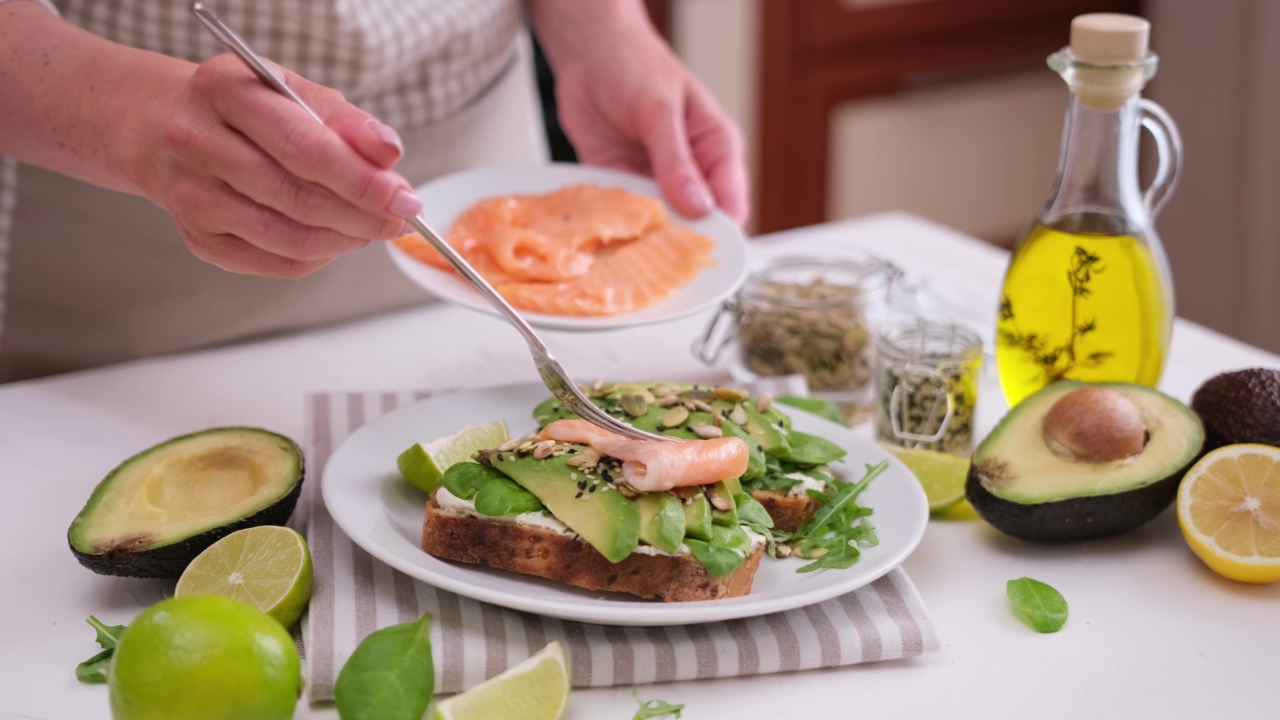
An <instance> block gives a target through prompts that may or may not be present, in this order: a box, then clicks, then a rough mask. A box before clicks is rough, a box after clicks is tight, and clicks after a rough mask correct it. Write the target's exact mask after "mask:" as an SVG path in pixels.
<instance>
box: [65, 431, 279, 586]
mask: <svg viewBox="0 0 1280 720" xmlns="http://www.w3.org/2000/svg"><path fill="white" fill-rule="evenodd" d="M303 465H304V463H303V456H302V449H301V448H299V447H298V444H297V443H295V442H294V441H292V440H290V439H289V438H287V437H285V436H283V435H278V434H276V433H273V432H269V431H267V430H260V429H258V428H247V427H224V428H213V429H210V430H204V431H201V432H197V433H192V434H190V435H183V436H181V437H176V438H173V439H171V440H168V441H166V442H164V443H161V444H159V445H156V446H154V447H151V448H148V449H146V450H143V451H142V452H140V453H138V454H137V455H134V456H133V457H131V458H129V459H128V460H125V461H124V462H122V463H121V464H120V465H119V466H118V467H116V468H115V469H114V470H112V471H111V472H110V473H109V474H108V475H107V476H106V477H105V478H104V479H103V480H102V482H100V483H98V486H97V487H96V488H95V489H94V491H93V494H92V495H90V496H89V500H88V502H87V503H85V506H84V509H82V510H81V511H80V514H79V515H76V518H75V520H73V521H72V522H71V527H70V528H68V530H67V542H68V544H69V545H70V546H71V552H73V553H74V554H75V556H76V559H77V560H79V561H80V564H81V565H84V566H85V567H87V568H89V569H90V570H92V571H94V572H96V573H99V574H102V575H124V576H129V577H157V578H176V577H178V576H180V575H181V574H182V571H183V570H184V569H186V567H187V564H188V563H190V562H191V560H192V559H194V558H195V556H196V555H199V554H200V553H201V552H203V551H204V549H205V548H207V547H209V546H210V545H212V544H213V543H214V542H216V541H217V540H219V539H221V538H222V537H224V536H226V535H228V534H230V533H232V532H234V531H236V530H240V529H242V528H247V527H255V526H258V525H283V524H285V523H286V522H287V521H288V520H289V516H290V515H291V514H292V513H293V508H294V505H296V504H297V502H298V495H299V493H300V492H301V491H302V480H303V475H304V467H303Z"/></svg>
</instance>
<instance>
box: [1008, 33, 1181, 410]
mask: <svg viewBox="0 0 1280 720" xmlns="http://www.w3.org/2000/svg"><path fill="white" fill-rule="evenodd" d="M1148 33H1149V24H1148V23H1147V21H1146V20H1143V19H1142V18H1137V17H1133V16H1129V15H1111V14H1095V15H1082V16H1080V17H1077V18H1076V19H1075V21H1074V22H1073V23H1072V26H1071V44H1070V46H1068V47H1067V48H1064V49H1063V50H1061V51H1059V52H1057V53H1055V54H1054V55H1052V56H1051V57H1050V58H1049V66H1050V67H1051V68H1053V69H1054V70H1056V71H1057V72H1058V73H1059V74H1061V75H1062V77H1063V79H1064V80H1066V82H1067V85H1068V86H1069V87H1070V89H1071V96H1070V103H1069V106H1068V110H1067V116H1066V125H1065V128H1064V131H1063V146H1062V154H1061V157H1060V162H1059V170H1058V177H1057V181H1056V183H1055V185H1054V188H1053V191H1052V193H1051V195H1050V198H1049V201H1048V202H1047V203H1046V204H1045V206H1044V208H1043V209H1042V210H1041V211H1040V214H1039V215H1038V216H1037V218H1036V219H1035V221H1033V222H1032V223H1031V225H1030V227H1029V228H1028V229H1027V231H1026V232H1025V233H1024V234H1023V236H1022V237H1021V239H1020V240H1019V241H1018V243H1017V245H1015V246H1014V250H1013V258H1012V260H1011V261H1010V264H1009V268H1008V270H1007V271H1006V274H1005V278H1004V285H1003V288H1002V293H1001V302H1000V308H999V317H998V319H997V325H996V365H997V371H998V374H999V377H1000V384H1001V387H1002V389H1003V391H1004V395H1005V398H1006V400H1008V402H1009V405H1010V406H1011V407H1012V406H1013V405H1016V404H1017V403H1018V402H1019V401H1021V400H1022V399H1023V398H1025V397H1026V396H1028V395H1030V394H1031V393H1033V392H1035V391H1036V390H1039V389H1040V388H1042V387H1044V386H1045V385H1048V384H1050V383H1053V382H1055V381H1058V380H1063V379H1072V380H1083V381H1094V382H1099V381H1113V382H1131V383H1139V384H1143V385H1151V386H1154V385H1155V384H1156V383H1157V382H1158V381H1159V380H1160V375H1161V372H1162V370H1163V368H1164V362H1165V357H1166V354H1167V352H1168V347H1169V334H1170V330H1171V327H1172V322H1173V286H1172V279H1171V277H1170V273H1169V267H1168V261H1167V260H1166V258H1165V254H1164V250H1163V248H1162V247H1161V245H1160V240H1159V238H1158V237H1157V236H1156V233H1155V229H1154V227H1153V219H1154V216H1155V214H1156V213H1157V212H1158V211H1159V209H1160V208H1161V207H1162V206H1163V204H1164V202H1165V200H1167V199H1168V196H1169V194H1170V192H1171V191H1172V189H1173V187H1174V185H1175V183H1176V181H1177V176H1178V171H1179V167H1180V164H1181V159H1182V146H1181V139H1180V138H1179V135H1178V131H1177V128H1176V126H1175V125H1174V124H1173V121H1172V120H1171V119H1170V118H1169V116H1168V115H1167V114H1166V113H1165V112H1164V110H1163V109H1162V108H1160V106H1158V105H1156V104H1155V103H1153V102H1151V101H1149V100H1145V99H1143V98H1141V97H1140V94H1141V90H1142V87H1143V85H1144V84H1145V83H1146V81H1147V80H1148V79H1150V78H1151V76H1152V75H1154V74H1155V69H1156V56H1155V55H1154V54H1152V53H1150V52H1148V50H1147V37H1148ZM1142 128H1146V129H1147V130H1148V131H1149V132H1151V134H1152V136H1153V137H1154V138H1155V141H1156V148H1157V150H1158V151H1159V163H1158V167H1157V169H1156V173H1155V179H1154V180H1153V182H1152V185H1151V187H1150V188H1149V189H1147V190H1146V191H1145V192H1144V191H1142V190H1141V189H1140V188H1139V183H1138V140H1139V133H1140V130H1141V129H1142Z"/></svg>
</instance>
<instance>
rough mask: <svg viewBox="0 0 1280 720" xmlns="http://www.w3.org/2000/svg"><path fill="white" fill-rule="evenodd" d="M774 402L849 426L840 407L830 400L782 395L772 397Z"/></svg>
mask: <svg viewBox="0 0 1280 720" xmlns="http://www.w3.org/2000/svg"><path fill="white" fill-rule="evenodd" d="M773 401H774V402H775V403H782V404H783V405H790V406H791V407H793V408H800V409H801V410H804V411H805V412H808V413H813V414H814V415H817V416H818V417H821V418H826V419H827V420H830V421H831V422H834V423H840V424H841V425H843V426H845V427H849V419H848V418H847V417H845V415H844V413H843V412H841V411H840V408H839V407H838V406H837V405H836V404H835V403H832V402H828V401H826V400H823V399H821V398H815V397H798V396H796V395H782V396H779V397H776V398H774V399H773Z"/></svg>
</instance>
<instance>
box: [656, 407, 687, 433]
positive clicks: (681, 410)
mask: <svg viewBox="0 0 1280 720" xmlns="http://www.w3.org/2000/svg"><path fill="white" fill-rule="evenodd" d="M688 419H689V410H688V408H686V407H684V406H682V405H676V406H675V407H672V408H671V409H669V410H667V411H666V412H664V413H662V417H660V418H658V422H659V423H661V424H662V425H663V426H664V427H669V428H670V427H680V426H681V425H683V424H684V421H685V420H688Z"/></svg>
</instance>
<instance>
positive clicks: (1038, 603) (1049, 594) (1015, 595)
mask: <svg viewBox="0 0 1280 720" xmlns="http://www.w3.org/2000/svg"><path fill="white" fill-rule="evenodd" d="M1005 595H1007V596H1008V597H1009V604H1010V605H1012V606H1013V610H1014V612H1016V613H1017V614H1018V615H1019V616H1020V617H1022V618H1023V619H1024V620H1026V621H1027V622H1028V623H1030V624H1031V627H1033V628H1035V629H1036V630H1037V631H1039V632H1042V633H1051V632H1058V631H1059V630H1061V629H1062V626H1063V625H1064V624H1065V623H1066V622H1067V599H1066V598H1064V597H1062V593H1060V592H1058V591H1057V590H1055V589H1054V588H1053V587H1052V586H1050V585H1046V584H1045V583H1042V582H1040V581H1039V580H1032V579H1031V578H1029V577H1021V578H1018V579H1016V580H1010V581H1009V582H1007V583H1005Z"/></svg>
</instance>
